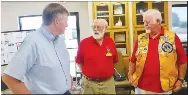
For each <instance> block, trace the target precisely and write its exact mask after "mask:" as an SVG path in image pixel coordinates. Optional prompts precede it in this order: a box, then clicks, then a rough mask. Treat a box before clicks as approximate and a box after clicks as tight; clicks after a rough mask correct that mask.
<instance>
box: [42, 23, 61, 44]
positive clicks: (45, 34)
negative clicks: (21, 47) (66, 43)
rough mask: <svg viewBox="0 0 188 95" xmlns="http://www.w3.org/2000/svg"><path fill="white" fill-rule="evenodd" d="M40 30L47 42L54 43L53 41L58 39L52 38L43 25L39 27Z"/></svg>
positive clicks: (56, 37)
mask: <svg viewBox="0 0 188 95" xmlns="http://www.w3.org/2000/svg"><path fill="white" fill-rule="evenodd" d="M41 29H42V34H43V35H44V36H45V37H46V38H47V39H48V41H52V42H54V41H55V40H57V39H58V38H59V36H54V35H53V34H52V32H50V31H48V30H47V29H46V28H45V27H44V25H42V26H41Z"/></svg>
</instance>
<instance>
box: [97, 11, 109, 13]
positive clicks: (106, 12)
mask: <svg viewBox="0 0 188 95" xmlns="http://www.w3.org/2000/svg"><path fill="white" fill-rule="evenodd" d="M107 12H108V13H109V11H97V13H107Z"/></svg>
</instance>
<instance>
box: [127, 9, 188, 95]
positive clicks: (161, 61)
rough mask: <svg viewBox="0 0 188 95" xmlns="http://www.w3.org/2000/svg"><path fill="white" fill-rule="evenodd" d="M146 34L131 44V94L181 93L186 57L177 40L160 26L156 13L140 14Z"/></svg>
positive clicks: (159, 14) (160, 20)
mask: <svg viewBox="0 0 188 95" xmlns="http://www.w3.org/2000/svg"><path fill="white" fill-rule="evenodd" d="M143 22H144V26H145V29H146V33H143V34H140V35H139V36H138V39H137V41H136V42H135V46H134V50H133V53H132V57H131V62H130V65H129V73H128V77H129V80H130V82H131V84H132V85H133V86H134V87H135V94H171V93H172V91H174V92H177V91H179V90H180V89H181V87H182V83H183V80H184V77H185V73H186V69H187V68H186V67H187V63H186V62H187V59H186V58H187V57H186V54H185V51H184V49H183V47H182V44H181V42H180V39H179V37H178V36H177V35H176V34H175V33H174V32H171V31H167V30H165V29H164V28H163V27H162V26H161V22H162V17H161V13H160V12H159V11H158V10H155V9H150V10H148V11H146V12H144V13H143Z"/></svg>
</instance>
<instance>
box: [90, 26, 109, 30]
mask: <svg viewBox="0 0 188 95" xmlns="http://www.w3.org/2000/svg"><path fill="white" fill-rule="evenodd" d="M91 27H92V29H93V30H94V29H95V28H97V30H103V29H104V28H106V27H105V26H91Z"/></svg>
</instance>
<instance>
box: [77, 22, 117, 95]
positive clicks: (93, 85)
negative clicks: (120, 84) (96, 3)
mask: <svg viewBox="0 0 188 95" xmlns="http://www.w3.org/2000/svg"><path fill="white" fill-rule="evenodd" d="M107 27H108V23H107V21H106V20H104V19H96V20H94V22H93V36H91V37H88V38H85V39H83V40H82V41H81V42H80V44H79V48H78V52H77V57H76V63H77V64H78V66H79V67H80V69H81V70H82V73H83V80H82V88H83V90H82V94H115V84H114V78H113V74H114V63H117V62H118V56H117V51H116V46H115V43H114V41H113V40H112V39H111V38H110V37H108V36H104V33H105V31H106V30H107Z"/></svg>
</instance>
